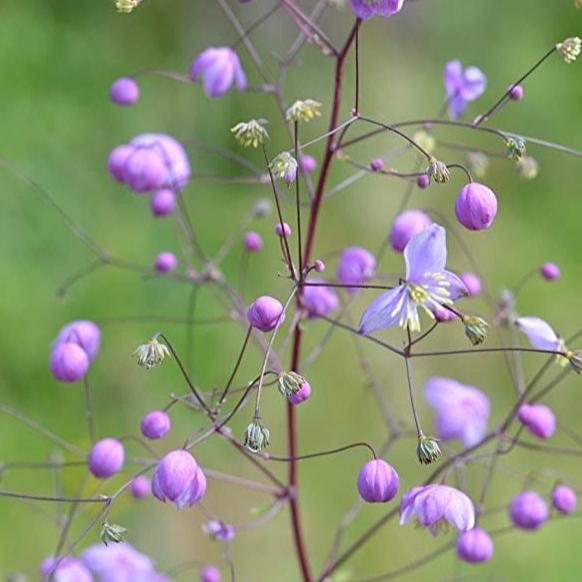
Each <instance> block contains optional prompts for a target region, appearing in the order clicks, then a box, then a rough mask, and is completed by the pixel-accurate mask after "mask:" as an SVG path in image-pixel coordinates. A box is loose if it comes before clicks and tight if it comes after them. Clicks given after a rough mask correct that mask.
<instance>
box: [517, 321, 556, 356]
mask: <svg viewBox="0 0 582 582" xmlns="http://www.w3.org/2000/svg"><path fill="white" fill-rule="evenodd" d="M515 327H517V329H519V331H521V332H522V333H524V334H525V336H526V337H527V339H528V340H529V343H530V344H531V345H532V346H533V347H534V348H536V349H538V350H551V351H559V350H563V349H564V340H563V339H562V338H561V337H560V336H559V335H558V334H557V333H556V332H555V331H554V330H553V328H552V326H551V325H550V324H549V323H548V322H547V321H544V320H543V319H540V318H539V317H518V318H517V319H516V320H515Z"/></svg>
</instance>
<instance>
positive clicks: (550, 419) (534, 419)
mask: <svg viewBox="0 0 582 582" xmlns="http://www.w3.org/2000/svg"><path fill="white" fill-rule="evenodd" d="M517 418H518V419H519V421H520V422H521V423H522V424H523V425H524V426H525V427H526V428H527V430H528V431H529V432H530V433H531V434H533V435H534V436H537V437H539V438H541V439H549V438H550V437H551V436H552V435H553V434H554V432H556V417H555V415H554V413H553V412H552V410H551V408H550V407H549V406H546V405H545V404H522V405H521V406H520V407H519V410H518V411H517Z"/></svg>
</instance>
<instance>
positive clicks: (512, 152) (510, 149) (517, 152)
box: [505, 137, 526, 162]
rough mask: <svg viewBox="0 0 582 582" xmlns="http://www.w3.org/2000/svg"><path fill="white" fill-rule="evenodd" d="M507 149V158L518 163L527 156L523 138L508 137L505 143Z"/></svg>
mask: <svg viewBox="0 0 582 582" xmlns="http://www.w3.org/2000/svg"><path fill="white" fill-rule="evenodd" d="M505 147H506V148H507V157H508V158H511V159H513V160H515V161H516V162H517V161H519V160H521V158H523V156H525V152H526V143H525V140H524V139H523V138H521V137H508V138H507V140H506V142H505Z"/></svg>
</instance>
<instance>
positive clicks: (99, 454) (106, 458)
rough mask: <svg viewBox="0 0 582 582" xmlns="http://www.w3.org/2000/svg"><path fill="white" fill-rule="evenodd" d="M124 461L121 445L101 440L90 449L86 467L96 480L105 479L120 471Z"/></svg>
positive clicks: (114, 441)
mask: <svg viewBox="0 0 582 582" xmlns="http://www.w3.org/2000/svg"><path fill="white" fill-rule="evenodd" d="M124 460H125V452H124V450H123V445H122V444H121V443H120V442H119V441H118V440H116V439H102V440H100V441H97V442H96V443H95V444H94V445H93V446H92V447H91V450H90V451H89V455H88V456H87V465H88V467H89V471H91V473H92V474H93V475H94V476H95V477H97V479H107V478H108V477H111V476H112V475H115V473H118V472H119V471H120V470H121V468H122V467H123V462H124Z"/></svg>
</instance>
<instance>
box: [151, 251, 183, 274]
mask: <svg viewBox="0 0 582 582" xmlns="http://www.w3.org/2000/svg"><path fill="white" fill-rule="evenodd" d="M177 266H178V259H177V258H176V255H175V254H174V253H170V252H169V251H164V252H162V253H160V254H159V255H158V256H157V257H156V259H155V261H154V269H155V270H156V271H157V272H158V273H169V272H170V271H173V270H174V269H175V268H176V267H177Z"/></svg>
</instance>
